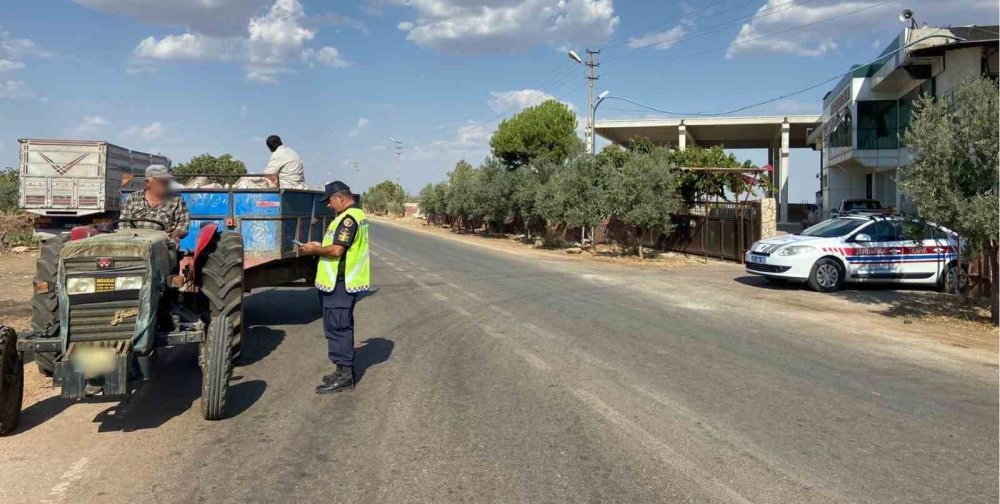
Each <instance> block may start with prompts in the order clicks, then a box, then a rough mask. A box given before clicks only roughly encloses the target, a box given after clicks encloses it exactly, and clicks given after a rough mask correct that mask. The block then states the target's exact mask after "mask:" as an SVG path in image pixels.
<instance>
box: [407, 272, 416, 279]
mask: <svg viewBox="0 0 1000 504" xmlns="http://www.w3.org/2000/svg"><path fill="white" fill-rule="evenodd" d="M406 278H409V279H410V280H416V279H417V277H415V276H413V275H412V274H410V273H407V274H406Z"/></svg>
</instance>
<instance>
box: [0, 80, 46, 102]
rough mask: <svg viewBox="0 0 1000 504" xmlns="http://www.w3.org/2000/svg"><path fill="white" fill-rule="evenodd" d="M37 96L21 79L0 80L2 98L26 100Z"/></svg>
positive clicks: (0, 97)
mask: <svg viewBox="0 0 1000 504" xmlns="http://www.w3.org/2000/svg"><path fill="white" fill-rule="evenodd" d="M31 98H37V95H35V92H34V91H32V90H31V89H29V88H28V84H27V83H26V82H24V81H20V80H6V81H4V80H0V100H10V101H15V100H26V99H31Z"/></svg>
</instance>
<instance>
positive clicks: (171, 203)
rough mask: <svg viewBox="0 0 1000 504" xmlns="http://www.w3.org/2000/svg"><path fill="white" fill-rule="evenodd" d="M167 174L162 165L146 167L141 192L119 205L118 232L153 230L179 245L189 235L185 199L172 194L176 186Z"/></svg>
mask: <svg viewBox="0 0 1000 504" xmlns="http://www.w3.org/2000/svg"><path fill="white" fill-rule="evenodd" d="M178 185H179V184H177V182H176V181H175V180H174V176H173V175H172V174H171V173H170V170H168V169H167V167H166V166H163V165H157V164H154V165H149V168H146V180H145V182H144V183H143V189H142V191H137V192H134V193H132V194H130V195H129V197H128V198H125V202H124V203H122V211H121V218H120V222H119V225H118V227H119V228H121V229H156V230H160V231H163V232H165V233H167V234H168V235H170V239H171V240H174V241H180V240H181V239H182V238H184V237H185V236H187V234H188V221H189V219H190V218H189V216H188V208H187V204H185V203H184V198H181V197H180V196H179V195H176V194H174V189H175V187H176V186H178Z"/></svg>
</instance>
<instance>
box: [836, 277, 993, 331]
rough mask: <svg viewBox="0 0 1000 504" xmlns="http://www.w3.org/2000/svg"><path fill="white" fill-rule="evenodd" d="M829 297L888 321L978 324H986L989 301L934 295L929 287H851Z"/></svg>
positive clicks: (987, 321)
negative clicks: (945, 320) (930, 319)
mask: <svg viewBox="0 0 1000 504" xmlns="http://www.w3.org/2000/svg"><path fill="white" fill-rule="evenodd" d="M831 295H832V296H834V297H837V298H840V299H844V300H847V301H850V302H852V303H857V304H860V305H865V306H870V307H872V308H873V309H872V310H870V311H872V312H873V313H879V314H881V315H884V316H886V317H891V318H923V317H949V318H956V319H960V320H966V321H969V322H977V323H982V324H989V323H990V311H989V302H988V300H986V299H979V300H976V299H972V300H970V302H969V303H965V302H963V300H962V298H961V296H957V295H954V294H947V293H944V292H938V291H937V290H935V289H934V287H931V286H926V287H925V286H900V285H864V284H862V285H852V286H851V287H850V288H849V289H844V290H840V291H837V292H834V293H831Z"/></svg>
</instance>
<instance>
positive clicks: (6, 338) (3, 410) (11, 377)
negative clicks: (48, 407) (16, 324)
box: [0, 326, 24, 436]
mask: <svg viewBox="0 0 1000 504" xmlns="http://www.w3.org/2000/svg"><path fill="white" fill-rule="evenodd" d="M23 394H24V363H23V362H21V355H20V354H19V353H18V352H17V333H15V332H14V330H13V329H11V328H9V327H7V326H0V436H2V435H5V434H7V433H9V432H10V431H12V430H14V429H15V428H16V427H17V422H18V420H20V419H21V398H22V396H23Z"/></svg>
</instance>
